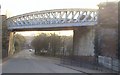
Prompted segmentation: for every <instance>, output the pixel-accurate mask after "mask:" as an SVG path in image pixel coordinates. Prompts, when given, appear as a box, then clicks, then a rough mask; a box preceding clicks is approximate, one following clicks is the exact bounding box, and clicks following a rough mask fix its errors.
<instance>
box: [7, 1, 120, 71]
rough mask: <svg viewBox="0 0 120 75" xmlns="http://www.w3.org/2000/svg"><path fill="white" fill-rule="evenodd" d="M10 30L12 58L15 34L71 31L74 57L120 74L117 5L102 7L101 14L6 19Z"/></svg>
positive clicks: (46, 13) (70, 11)
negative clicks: (22, 32)
mask: <svg viewBox="0 0 120 75" xmlns="http://www.w3.org/2000/svg"><path fill="white" fill-rule="evenodd" d="M111 8H112V9H111ZM108 10H110V11H108ZM113 14H114V15H113ZM7 28H8V30H9V34H10V35H9V37H10V38H9V49H8V54H9V55H11V54H13V52H14V32H16V31H33V30H36V31H41V30H53V31H55V30H68V29H69V30H73V32H74V34H73V53H74V55H75V56H84V57H85V58H89V60H87V59H85V60H87V61H91V60H95V58H97V60H98V61H97V62H99V63H100V64H102V65H104V66H106V67H107V68H110V69H113V70H115V71H119V70H120V69H119V60H120V57H119V58H117V54H118V55H119V54H120V51H119V49H118V46H119V43H118V42H117V41H118V40H119V38H117V37H118V36H117V35H118V33H117V32H116V31H118V5H117V4H116V3H109V2H108V3H106V4H100V5H99V9H98V10H97V9H81V8H80V9H79V8H77V9H55V10H45V11H36V12H30V13H26V14H22V15H17V16H13V17H10V18H7ZM111 35H113V36H111ZM116 40H117V41H116ZM111 42H112V44H111ZM99 52H100V54H99ZM94 57H95V58H94ZM113 58H115V59H113ZM114 62H115V63H118V64H114ZM116 65H117V66H116Z"/></svg>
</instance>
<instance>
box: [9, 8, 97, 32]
mask: <svg viewBox="0 0 120 75" xmlns="http://www.w3.org/2000/svg"><path fill="white" fill-rule="evenodd" d="M97 14H98V12H97V10H96V9H79V8H78V9H55V10H45V11H36V12H31V13H26V14H22V15H18V16H14V17H10V18H8V19H7V25H8V29H9V30H29V29H40V28H42V29H43V28H68V27H69V28H70V27H78V26H93V25H96V24H97Z"/></svg>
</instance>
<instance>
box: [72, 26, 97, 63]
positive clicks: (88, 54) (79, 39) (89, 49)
mask: <svg viewBox="0 0 120 75" xmlns="http://www.w3.org/2000/svg"><path fill="white" fill-rule="evenodd" d="M94 32H95V31H94V28H93V27H92V26H91V27H79V28H76V29H75V30H74V36H73V50H74V55H75V56H78V57H81V58H84V59H85V61H87V60H88V58H89V60H88V61H94V37H95V35H94Z"/></svg>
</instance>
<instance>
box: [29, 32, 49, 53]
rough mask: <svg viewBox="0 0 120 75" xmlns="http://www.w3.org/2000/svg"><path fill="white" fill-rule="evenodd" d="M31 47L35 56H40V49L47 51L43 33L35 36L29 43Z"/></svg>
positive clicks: (46, 37) (46, 40)
mask: <svg viewBox="0 0 120 75" xmlns="http://www.w3.org/2000/svg"><path fill="white" fill-rule="evenodd" d="M31 45H32V46H33V48H34V49H35V54H40V52H41V50H42V49H45V50H48V45H49V43H48V36H47V35H46V34H44V33H42V34H40V35H38V36H35V37H34V39H33V40H32V42H31Z"/></svg>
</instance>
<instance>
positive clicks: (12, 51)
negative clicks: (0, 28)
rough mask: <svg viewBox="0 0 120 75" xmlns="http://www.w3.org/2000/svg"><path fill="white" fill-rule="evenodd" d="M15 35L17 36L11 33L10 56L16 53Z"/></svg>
mask: <svg viewBox="0 0 120 75" xmlns="http://www.w3.org/2000/svg"><path fill="white" fill-rule="evenodd" d="M14 34H15V32H10V36H9V48H8V56H11V55H13V54H14V52H15V47H14Z"/></svg>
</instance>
